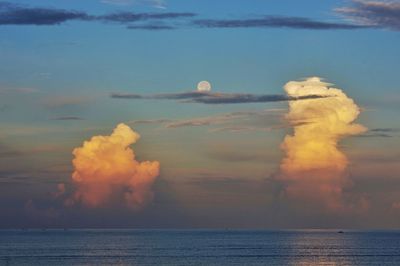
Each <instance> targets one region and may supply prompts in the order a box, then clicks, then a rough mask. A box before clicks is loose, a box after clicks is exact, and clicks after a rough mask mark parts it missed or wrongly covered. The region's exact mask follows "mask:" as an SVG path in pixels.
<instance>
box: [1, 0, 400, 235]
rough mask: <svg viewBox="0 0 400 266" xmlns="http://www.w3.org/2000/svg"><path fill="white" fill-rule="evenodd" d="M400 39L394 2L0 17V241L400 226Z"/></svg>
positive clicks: (4, 10)
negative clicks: (74, 232) (34, 234)
mask: <svg viewBox="0 0 400 266" xmlns="http://www.w3.org/2000/svg"><path fill="white" fill-rule="evenodd" d="M399 31H400V1H378V0H375V1H367V0H335V1H334V0H324V1H320V0H304V1H293V0H269V1H265V0H252V1H249V0H235V1H232V0H220V1H215V0H201V1H200V0H197V1H195V0H185V1H183V0H86V1H80V0H57V1H54V0H47V1H46V0H29V1H28V0H21V1H8V2H7V1H0V61H1V65H0V125H1V127H0V217H1V219H0V228H14V227H16V228H21V227H119V228H121V227H133V228H136V227H137V228H209V227H211V228H398V227H400V138H399V137H400V87H399V86H400V85H399V84H400V75H399V69H400V49H399V47H400V35H399ZM200 81H208V82H209V83H210V84H211V91H198V88H197V86H198V83H199V82H200ZM202 88H203V89H204V88H205V87H202ZM328 88H329V89H328ZM330 88H337V89H330ZM205 89H207V88H205ZM113 132H114V133H113ZM139 135H140V138H139ZM92 137H93V138H92ZM84 141H87V142H86V143H85V144H84ZM321 180H325V181H321Z"/></svg>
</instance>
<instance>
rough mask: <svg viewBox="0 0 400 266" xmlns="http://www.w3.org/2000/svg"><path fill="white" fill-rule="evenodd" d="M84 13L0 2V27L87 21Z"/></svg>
mask: <svg viewBox="0 0 400 266" xmlns="http://www.w3.org/2000/svg"><path fill="white" fill-rule="evenodd" d="M89 18H90V16H89V15H88V14H86V13H85V12H80V11H72V10H64V9H54V8H34V7H26V6H22V5H18V4H13V3H8V2H0V25H57V24H61V23H64V22H66V21H70V20H88V19H89Z"/></svg>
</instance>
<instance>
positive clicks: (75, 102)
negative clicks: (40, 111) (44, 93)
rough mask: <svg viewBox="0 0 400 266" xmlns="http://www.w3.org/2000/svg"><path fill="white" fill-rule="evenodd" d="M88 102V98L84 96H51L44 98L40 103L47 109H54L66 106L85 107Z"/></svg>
mask: <svg viewBox="0 0 400 266" xmlns="http://www.w3.org/2000/svg"><path fill="white" fill-rule="evenodd" d="M89 101H90V100H89V98H88V97H84V96H52V97H48V98H45V99H44V100H43V101H42V104H43V106H44V107H46V108H48V109H55V108H62V107H68V106H80V105H85V104H87V103H88V102H89Z"/></svg>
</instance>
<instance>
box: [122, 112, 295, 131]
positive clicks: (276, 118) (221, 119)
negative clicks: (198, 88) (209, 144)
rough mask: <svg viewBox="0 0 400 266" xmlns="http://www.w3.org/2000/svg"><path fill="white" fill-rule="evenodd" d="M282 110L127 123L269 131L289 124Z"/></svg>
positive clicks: (170, 127) (215, 129)
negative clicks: (283, 116) (283, 117)
mask: <svg viewBox="0 0 400 266" xmlns="http://www.w3.org/2000/svg"><path fill="white" fill-rule="evenodd" d="M283 110H284V109H265V110H256V111H239V112H231V113H223V114H216V115H211V116H205V117H194V118H187V119H153V120H134V121H131V122H129V123H130V124H133V125H139V124H149V125H154V124H160V125H162V126H163V127H164V128H166V129H176V128H184V127H210V128H209V132H222V131H229V132H249V131H271V130H276V129H282V128H287V127H288V126H289V125H288V124H287V123H286V122H285V121H284V120H283V119H282V115H283Z"/></svg>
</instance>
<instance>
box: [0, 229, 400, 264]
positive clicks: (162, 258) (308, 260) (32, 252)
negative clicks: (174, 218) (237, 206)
mask: <svg viewBox="0 0 400 266" xmlns="http://www.w3.org/2000/svg"><path fill="white" fill-rule="evenodd" d="M0 265H158V266H160V265H207V266H209V265H363V266H364V265H365V266H368V265H400V231H348V230H344V231H338V230H282V231H265V230H256V231H254V230H230V229H227V230H125V229H124V230H120V229H118V230H116V229H113V230H110V229H107V230H104V229H103V230H100V229H99V230H97V229H96V230H94V229H91V230H89V229H88V230H84V229H79V230H78V229H69V230H66V229H63V230H0Z"/></svg>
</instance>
